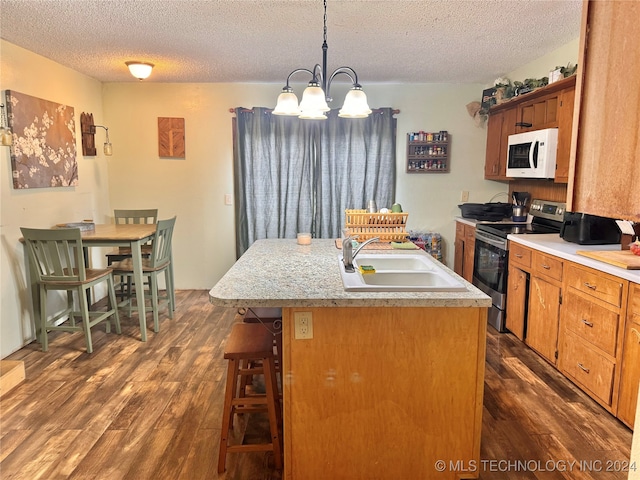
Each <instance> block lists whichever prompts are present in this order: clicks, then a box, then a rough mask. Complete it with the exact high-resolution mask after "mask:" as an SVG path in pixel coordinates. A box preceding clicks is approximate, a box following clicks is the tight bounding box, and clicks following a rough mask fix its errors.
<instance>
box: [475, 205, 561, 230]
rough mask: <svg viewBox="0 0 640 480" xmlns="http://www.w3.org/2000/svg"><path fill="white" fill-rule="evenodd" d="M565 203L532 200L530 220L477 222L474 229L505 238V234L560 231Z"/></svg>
mask: <svg viewBox="0 0 640 480" xmlns="http://www.w3.org/2000/svg"><path fill="white" fill-rule="evenodd" d="M565 207H566V205H565V204H564V203H560V202H550V201H547V200H533V202H531V208H530V210H529V214H530V215H531V217H532V219H531V222H529V223H527V222H505V221H502V222H478V223H477V224H476V230H480V231H483V232H487V233H490V234H493V235H496V236H498V237H500V238H507V235H514V234H518V235H520V234H530V233H560V227H561V226H562V221H563V218H564V211H565Z"/></svg>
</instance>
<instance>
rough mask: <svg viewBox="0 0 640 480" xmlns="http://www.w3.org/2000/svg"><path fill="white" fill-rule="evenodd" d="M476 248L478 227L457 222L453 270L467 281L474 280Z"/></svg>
mask: <svg viewBox="0 0 640 480" xmlns="http://www.w3.org/2000/svg"><path fill="white" fill-rule="evenodd" d="M475 248H476V227H475V226H473V225H467V224H466V223H462V222H459V221H458V222H456V239H455V253H454V260H453V271H454V272H456V273H457V274H458V275H460V276H461V277H462V278H464V279H465V280H466V281H467V282H469V283H471V282H472V281H473V259H474V254H475V253H474V252H475Z"/></svg>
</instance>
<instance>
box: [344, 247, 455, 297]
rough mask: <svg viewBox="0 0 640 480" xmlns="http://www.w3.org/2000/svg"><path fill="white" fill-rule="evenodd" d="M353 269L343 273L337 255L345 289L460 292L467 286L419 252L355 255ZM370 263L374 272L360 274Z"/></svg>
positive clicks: (359, 290)
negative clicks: (362, 267)
mask: <svg viewBox="0 0 640 480" xmlns="http://www.w3.org/2000/svg"><path fill="white" fill-rule="evenodd" d="M353 265H354V267H355V272H346V271H345V269H344V264H343V263H342V257H340V275H341V276H342V283H343V285H344V289H345V290H346V291H348V292H461V291H466V290H467V287H465V286H464V284H463V283H462V282H460V281H459V280H458V279H456V278H455V277H453V276H452V275H450V274H449V273H448V272H447V271H445V270H444V269H443V268H440V267H439V266H438V264H437V263H436V262H435V260H432V259H430V258H429V257H428V256H426V255H424V254H419V253H412V254H406V253H400V252H397V253H388V254H387V253H381V254H369V255H367V254H362V255H358V256H357V257H356V258H355V259H354V261H353ZM361 266H371V267H373V268H374V269H375V273H365V274H362V273H360V267H361Z"/></svg>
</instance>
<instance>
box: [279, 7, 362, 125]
mask: <svg viewBox="0 0 640 480" xmlns="http://www.w3.org/2000/svg"><path fill="white" fill-rule="evenodd" d="M323 39H324V41H323V43H322V65H320V64H316V65H315V66H314V67H313V70H309V69H306V68H297V69H295V70H294V71H293V72H291V73H290V74H289V76H287V84H286V85H285V86H284V88H283V89H282V93H280V96H279V97H278V102H277V104H276V108H275V109H274V110H273V112H272V113H273V114H274V115H287V116H295V117H298V118H303V119H311V120H324V119H326V118H327V115H326V112H328V111H329V110H330V108H329V105H328V103H330V102H331V100H332V98H331V95H330V94H329V90H330V89H331V82H332V81H333V79H334V78H335V77H336V76H337V75H341V74H344V75H346V76H348V77H349V78H350V79H351V83H352V87H351V90H350V91H349V93H348V94H347V96H346V98H345V100H344V105H343V106H342V108H341V109H340V111H339V113H338V116H340V117H343V118H365V117H368V116H369V115H370V114H371V109H370V108H369V105H368V103H367V96H366V94H365V93H364V92H363V91H362V86H361V85H360V84H359V83H358V74H357V73H356V72H355V70H354V69H353V68H351V67H340V68H338V69H336V70H335V71H334V72H333V73H332V74H331V75H330V76H329V78H327V77H326V75H327V51H328V50H329V47H328V45H327V0H324V32H323ZM299 72H305V73H308V74H309V75H311V81H310V82H309V84H308V86H307V88H306V89H305V90H304V92H303V94H302V101H301V102H300V104H299V105H298V97H296V94H295V93H293V89H292V88H291V86H290V85H289V82H290V80H291V77H292V76H293V75H295V74H297V73H299Z"/></svg>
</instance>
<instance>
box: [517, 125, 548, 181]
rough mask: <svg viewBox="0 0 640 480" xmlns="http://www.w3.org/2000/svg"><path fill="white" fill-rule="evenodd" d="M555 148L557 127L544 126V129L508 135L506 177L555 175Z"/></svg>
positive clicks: (544, 176)
mask: <svg viewBox="0 0 640 480" xmlns="http://www.w3.org/2000/svg"><path fill="white" fill-rule="evenodd" d="M557 149H558V129H557V128H545V129H544V130H532V131H530V132H524V133H516V134H515V135H509V142H508V151H507V177H514V178H553V177H555V174H556V150H557Z"/></svg>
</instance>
